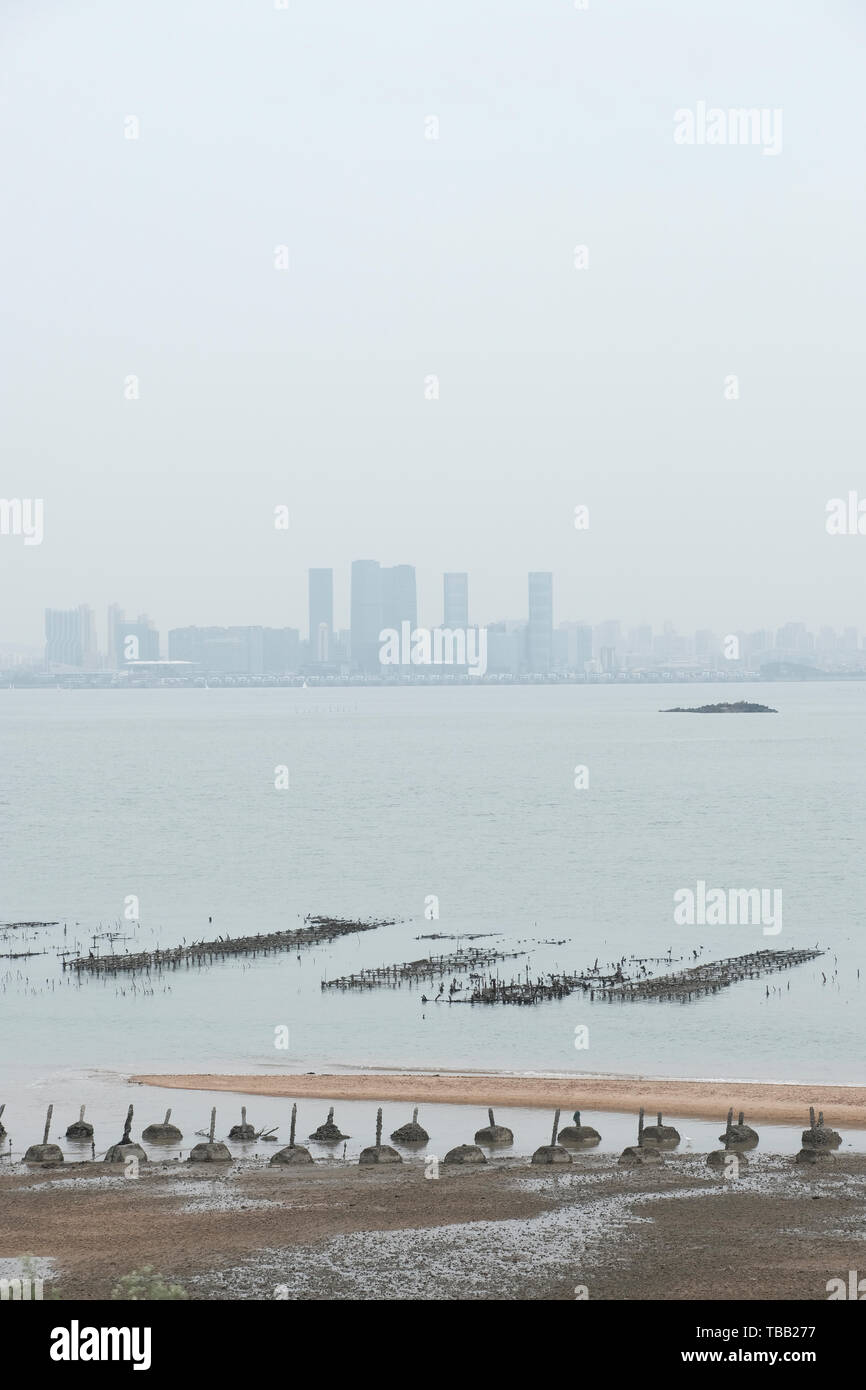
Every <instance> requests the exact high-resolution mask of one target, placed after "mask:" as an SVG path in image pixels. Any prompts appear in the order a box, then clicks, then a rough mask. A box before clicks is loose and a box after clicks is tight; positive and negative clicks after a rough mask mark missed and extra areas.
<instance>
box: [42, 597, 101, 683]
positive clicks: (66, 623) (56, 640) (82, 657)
mask: <svg viewBox="0 0 866 1390" xmlns="http://www.w3.org/2000/svg"><path fill="white" fill-rule="evenodd" d="M45 664H46V666H48V667H52V666H73V667H77V668H78V669H79V670H82V669H84V670H95V669H96V667H97V665H98V655H97V650H96V624H95V622H94V618H93V609H92V608H90V607H89V606H88V604H86V603H82V604H81V605H80V606H79V607H78V608H68V609H61V608H46V610H45Z"/></svg>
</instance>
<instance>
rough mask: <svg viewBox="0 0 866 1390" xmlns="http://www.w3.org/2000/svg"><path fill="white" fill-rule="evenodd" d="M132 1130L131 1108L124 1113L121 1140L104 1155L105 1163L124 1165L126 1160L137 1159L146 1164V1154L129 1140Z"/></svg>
mask: <svg viewBox="0 0 866 1390" xmlns="http://www.w3.org/2000/svg"><path fill="white" fill-rule="evenodd" d="M131 1130H132V1106H130V1107H129V1109H128V1110H127V1112H126V1123H125V1124H124V1126H123V1138H122V1139H121V1140H120V1141H119V1142H118V1143H117V1144H112V1146H111V1148H110V1149H109V1150H108V1152H107V1153H106V1155H105V1162H106V1163H125V1162H126V1160H127V1159H128V1158H137V1159H138V1161H139V1163H146V1162H147V1154H146V1153H145V1152H144V1149H143V1148H142V1147H141V1146H140V1145H139V1144H135V1143H133V1141H132V1139H131V1138H130V1131H131Z"/></svg>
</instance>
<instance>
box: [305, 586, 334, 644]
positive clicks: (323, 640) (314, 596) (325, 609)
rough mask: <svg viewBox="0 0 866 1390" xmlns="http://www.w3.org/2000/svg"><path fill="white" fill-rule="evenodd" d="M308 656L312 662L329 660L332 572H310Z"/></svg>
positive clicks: (331, 627) (332, 603) (332, 598)
mask: <svg viewBox="0 0 866 1390" xmlns="http://www.w3.org/2000/svg"><path fill="white" fill-rule="evenodd" d="M309 585H310V633H309V637H310V656H311V659H312V660H313V661H329V660H330V658H331V651H330V648H331V634H332V633H333V631H334V571H333V570H321V569H317V570H310V571H309Z"/></svg>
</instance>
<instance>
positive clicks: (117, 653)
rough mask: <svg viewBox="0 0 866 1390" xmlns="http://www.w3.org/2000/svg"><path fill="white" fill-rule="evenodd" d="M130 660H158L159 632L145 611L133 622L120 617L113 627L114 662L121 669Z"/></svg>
mask: <svg viewBox="0 0 866 1390" xmlns="http://www.w3.org/2000/svg"><path fill="white" fill-rule="evenodd" d="M131 661H159V633H158V632H157V630H156V628H155V627H154V625H153V623H152V622H151V621H150V618H149V617H148V616H147V614H146V613H139V615H138V617H137V618H136V620H135V622H134V623H132V622H127V621H126V619H125V618H122V617H121V619H120V620H119V621H118V622H117V623H116V625H115V629H114V664H115V666H116V667H117V669H118V670H120V671H122V670H123V669H124V668H125V667H126V666H128V665H129V663H130V662H131Z"/></svg>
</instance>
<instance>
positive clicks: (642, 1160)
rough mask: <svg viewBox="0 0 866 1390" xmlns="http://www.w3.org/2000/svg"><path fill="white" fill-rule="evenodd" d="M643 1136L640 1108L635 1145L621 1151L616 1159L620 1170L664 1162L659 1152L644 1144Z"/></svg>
mask: <svg viewBox="0 0 866 1390" xmlns="http://www.w3.org/2000/svg"><path fill="white" fill-rule="evenodd" d="M643 1136H644V1127H643V1106H641V1108H640V1110H639V1112H638V1118H637V1143H636V1144H630V1145H629V1146H628V1148H625V1149H623V1151H622V1153H621V1154H620V1156H619V1158H618V1159H617V1162H618V1163H619V1165H620V1166H621V1167H622V1168H638V1167H645V1166H647V1165H649V1164H656V1163H663V1162H664V1159H663V1158H662V1154H661V1150H660V1149H657V1148H655V1147H654V1146H653V1145H652V1144H644V1141H643Z"/></svg>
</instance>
